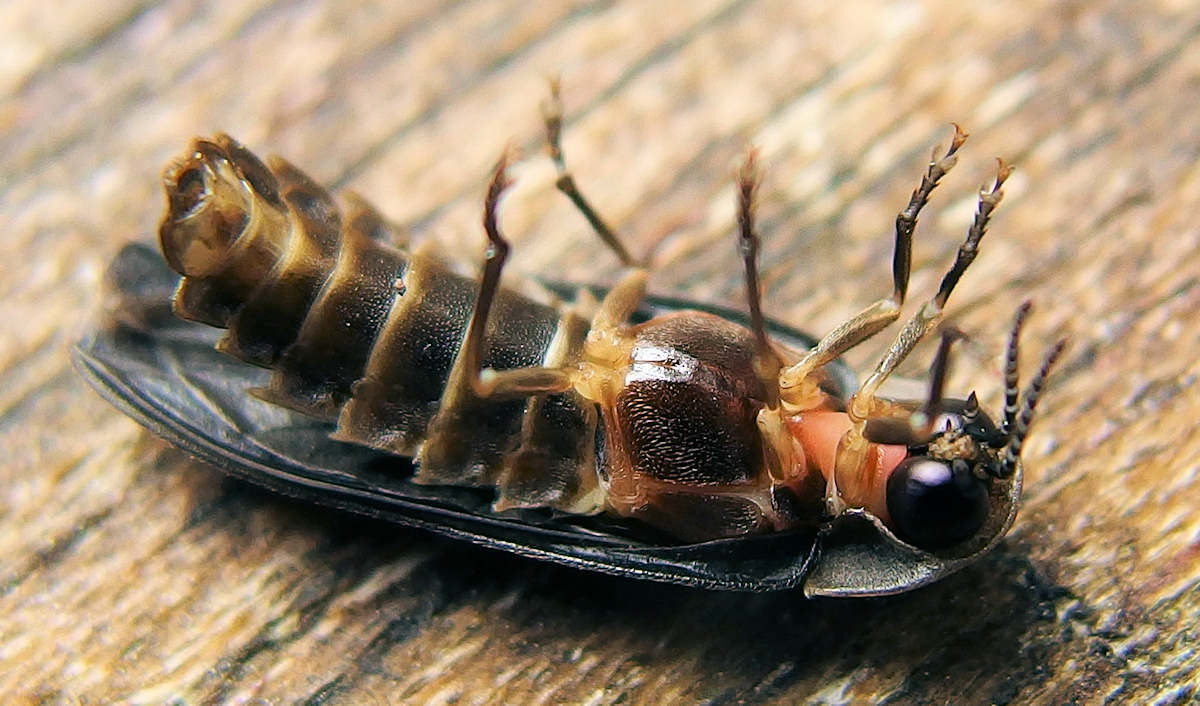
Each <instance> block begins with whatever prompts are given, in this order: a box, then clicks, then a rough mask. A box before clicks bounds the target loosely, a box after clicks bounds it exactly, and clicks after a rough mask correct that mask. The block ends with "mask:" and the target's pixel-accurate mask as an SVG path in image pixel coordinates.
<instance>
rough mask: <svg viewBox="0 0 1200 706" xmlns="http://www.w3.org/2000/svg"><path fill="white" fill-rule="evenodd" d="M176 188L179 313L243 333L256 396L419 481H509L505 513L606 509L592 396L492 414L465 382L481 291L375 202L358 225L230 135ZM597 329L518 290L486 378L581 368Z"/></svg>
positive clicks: (176, 172) (497, 405)
mask: <svg viewBox="0 0 1200 706" xmlns="http://www.w3.org/2000/svg"><path fill="white" fill-rule="evenodd" d="M165 184H166V188H167V193H168V206H169V208H168V211H167V215H166V216H165V217H164V220H163V223H162V225H161V230H160V239H161V242H162V247H163V253H164V256H165V257H166V259H167V262H168V263H169V264H171V266H172V268H173V269H175V270H176V271H177V272H179V273H180V274H182V275H183V280H182V281H181V283H180V285H179V289H178V290H177V292H176V296H175V308H176V311H177V313H178V314H179V315H180V316H182V317H184V318H188V319H193V320H197V321H201V322H203V323H207V324H210V325H213V326H218V327H223V328H227V329H228V331H227V333H226V335H225V336H224V337H223V338H222V340H221V341H220V343H219V344H218V348H219V349H220V350H222V351H223V352H226V353H229V354H230V355H234V356H236V357H238V358H241V359H243V360H245V361H247V362H250V363H253V364H256V365H260V366H264V367H269V368H271V369H272V370H273V373H272V375H271V378H270V381H269V383H268V384H267V385H266V386H264V387H261V388H256V389H254V390H252V392H253V394H255V395H256V396H258V397H260V398H262V399H264V400H266V401H268V402H271V403H274V404H278V405H281V406H285V407H289V408H292V409H295V410H298V411H301V412H303V413H305V414H309V415H312V416H317V417H321V418H325V419H328V420H330V421H336V423H337V427H336V431H335V432H334V434H333V436H334V437H335V438H337V439H339V440H342V441H349V442H352V443H356V444H362V445H366V446H371V447H375V448H379V449H382V450H385V451H389V452H392V453H395V454H399V455H404V456H415V457H416V459H417V462H418V472H417V476H416V480H418V481H421V482H428V483H437V484H447V485H481V486H489V485H495V486H497V489H498V491H499V493H498V495H499V501H498V504H499V505H501V506H504V507H533V506H551V507H560V508H564V509H568V508H570V509H581V508H582V509H588V510H590V509H595V508H594V507H593V506H594V505H595V501H594V499H587V498H590V497H591V496H592V492H591V491H593V490H594V488H595V487H596V480H595V464H594V462H593V451H592V443H593V438H594V434H595V413H594V412H593V411H592V409H591V406H590V405H588V404H586V403H583V402H582V401H581V399H579V398H578V397H577V396H576V394H575V393H574V392H568V393H564V394H560V395H551V396H548V397H543V398H532V399H529V400H525V399H515V400H513V399H510V400H501V401H494V400H482V399H479V398H477V397H476V396H474V395H473V394H472V393H471V391H470V388H469V386H464V385H461V384H456V382H455V381H456V379H457V377H456V376H458V373H457V372H456V361H457V360H458V354H459V347H460V344H461V341H462V338H463V333H464V331H465V330H466V327H467V324H468V321H469V320H470V317H471V313H472V308H473V306H474V301H475V297H476V293H477V289H478V285H477V284H476V283H475V281H474V280H473V279H472V278H469V277H467V276H464V275H461V274H458V273H457V272H454V271H453V270H452V269H451V268H450V267H449V266H447V265H446V264H445V263H444V262H443V261H442V260H441V259H439V258H438V257H436V256H434V255H433V254H432V253H431V252H430V251H429V250H427V249H418V250H417V251H416V252H412V253H409V252H407V251H404V250H400V249H397V248H395V247H393V246H391V245H389V244H388V243H386V242H384V240H385V239H386V238H387V237H388V234H389V233H390V230H389V228H388V226H387V224H386V223H385V222H384V221H383V219H382V218H381V217H380V216H379V215H378V214H376V213H375V212H374V211H373V210H371V209H370V207H369V206H366V205H365V204H363V203H361V202H359V201H357V200H352V201H351V208H350V210H349V212H348V214H347V215H346V216H345V217H344V218H343V216H342V215H341V213H340V211H339V209H338V208H337V205H336V203H335V202H334V201H333V199H332V197H330V195H329V194H328V193H327V192H326V191H325V190H324V189H322V188H321V187H320V186H318V185H317V184H315V183H314V182H313V181H312V180H311V179H309V178H308V177H307V176H305V175H304V174H303V173H301V172H300V171H299V170H297V169H296V168H295V167H292V166H291V165H290V164H288V163H287V162H284V161H283V160H279V159H272V160H271V161H270V163H269V166H268V165H264V164H263V163H262V162H260V161H259V160H258V159H257V158H256V157H254V156H253V155H252V154H251V153H250V152H249V151H247V150H245V149H244V148H243V147H241V146H240V145H239V144H238V143H237V142H235V141H234V140H232V139H231V138H229V137H227V136H224V135H222V136H218V137H217V138H215V139H214V140H211V141H209V140H197V141H196V142H195V143H194V144H193V147H192V151H191V153H190V154H189V155H188V157H186V158H185V159H183V160H181V161H179V162H177V163H175V164H173V165H172V166H171V167H169V168H168V169H167V172H166V175H165ZM586 333H587V319H586V318H583V317H581V316H580V315H578V314H576V313H575V312H574V310H573V309H572V307H570V306H569V305H564V304H561V303H558V302H556V301H553V300H551V299H550V298H549V297H546V303H542V302H539V301H536V300H535V299H534V298H531V297H530V296H526V295H525V294H522V293H517V292H514V291H511V290H501V292H500V294H499V296H498V297H497V299H496V302H495V305H494V308H493V311H492V314H491V316H490V318H489V326H488V332H487V337H486V342H487V345H486V347H485V350H486V354H485V356H484V361H483V364H484V365H485V366H486V367H490V368H495V369H498V370H504V369H510V368H518V367H530V366H541V365H555V366H561V365H564V364H570V363H571V362H573V361H574V360H575V359H577V358H578V356H579V353H580V351H581V348H582V342H583V339H584V337H585V336H586ZM581 503H582V506H581Z"/></svg>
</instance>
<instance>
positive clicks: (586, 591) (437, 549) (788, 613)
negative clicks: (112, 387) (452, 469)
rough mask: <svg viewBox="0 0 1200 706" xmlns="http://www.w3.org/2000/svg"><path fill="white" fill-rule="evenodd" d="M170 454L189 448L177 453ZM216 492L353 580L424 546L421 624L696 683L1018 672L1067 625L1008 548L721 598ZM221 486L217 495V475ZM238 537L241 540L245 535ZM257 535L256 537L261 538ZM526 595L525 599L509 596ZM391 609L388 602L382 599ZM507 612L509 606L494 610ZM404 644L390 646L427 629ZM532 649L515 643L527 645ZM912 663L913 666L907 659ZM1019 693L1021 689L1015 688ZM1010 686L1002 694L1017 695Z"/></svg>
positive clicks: (222, 512) (262, 494)
mask: <svg viewBox="0 0 1200 706" xmlns="http://www.w3.org/2000/svg"><path fill="white" fill-rule="evenodd" d="M162 453H167V454H178V453H179V452H177V451H175V450H173V449H172V450H166V449H163V450H162ZM191 482H194V483H196V484H197V485H200V484H203V485H205V486H207V488H206V489H205V491H203V492H200V491H199V490H198V491H197V497H198V498H199V497H205V498H207V499H206V500H205V501H204V508H203V510H198V511H197V512H196V513H193V520H192V524H201V525H209V526H210V530H208V531H228V532H231V533H232V534H235V535H240V534H241V530H240V528H237V527H229V525H228V523H229V522H230V521H231V520H232V521H233V522H235V523H236V522H237V520H236V519H234V518H236V517H237V516H238V515H239V514H240V513H246V512H247V511H248V510H249V509H254V510H256V511H261V510H264V509H265V510H267V511H269V512H270V514H271V515H272V518H271V519H272V521H274V522H278V523H283V525H284V528H285V531H287V532H299V533H302V534H304V535H306V536H308V537H309V539H310V540H311V546H312V551H311V552H310V553H309V554H308V555H306V557H305V561H309V562H326V561H327V562H329V563H330V564H331V565H336V566H337V567H339V570H341V568H340V567H353V568H352V569H347V570H349V571H352V572H353V574H354V576H352V577H349V578H348V579H347V583H349V584H350V585H352V584H353V583H355V582H357V580H359V578H366V577H368V576H370V575H372V574H374V573H375V572H377V571H379V570H383V569H385V568H386V567H388V566H390V565H392V564H394V563H395V562H398V561H405V560H410V559H411V558H412V557H413V556H414V555H415V554H418V553H419V554H421V555H423V557H424V558H423V560H422V561H421V564H420V569H419V570H418V572H417V573H416V574H415V576H414V575H409V576H407V577H406V578H405V579H404V580H405V584H404V585H403V586H395V587H390V588H389V590H388V591H387V592H386V593H388V594H389V595H402V594H409V593H413V592H416V593H421V594H422V595H420V596H419V597H414V596H411V595H406V596H405V598H406V600H409V601H410V602H411V601H412V600H413V599H414V598H415V599H416V600H417V601H418V602H419V603H420V604H421V605H422V607H421V610H420V611H419V612H420V613H421V614H422V615H423V618H422V621H428V620H431V619H434V618H435V617H436V616H438V615H445V614H449V613H452V612H453V611H454V610H456V609H459V608H462V607H465V606H469V605H475V606H476V607H477V609H478V610H479V611H483V612H488V613H490V615H489V620H498V621H502V622H503V623H504V624H505V632H506V633H507V634H508V635H509V636H510V637H509V638H506V639H511V640H512V641H513V642H512V644H513V645H514V646H518V645H521V644H526V645H528V644H531V643H533V644H538V645H543V646H546V647H545V649H547V650H548V651H547V654H548V655H550V654H561V653H565V652H569V651H571V649H573V648H574V647H576V646H586V645H595V644H597V639H598V638H597V636H598V635H602V636H604V638H603V639H604V640H605V641H609V640H614V639H615V640H619V641H620V643H621V644H622V645H623V649H624V650H625V651H626V652H627V653H628V655H629V659H631V660H634V661H635V662H636V663H639V664H662V663H663V661H664V660H666V661H671V660H675V659H679V658H680V655H684V656H685V657H684V658H686V659H689V660H691V661H692V662H693V664H694V668H695V670H696V673H698V674H702V675H705V674H707V675H713V676H712V677H711V678H712V679H713V680H714V681H713V683H712V684H711V685H709V686H707V687H706V686H705V685H703V684H699V685H697V686H696V689H697V693H701V692H703V693H719V692H727V691H728V689H729V688H731V684H733V685H736V684H741V687H737V686H733V687H732V688H734V689H735V691H741V690H745V689H752V690H753V691H754V692H755V693H760V692H762V691H763V689H766V690H767V693H770V692H772V691H774V690H779V689H784V688H787V687H788V685H791V684H795V683H798V682H805V681H807V680H810V679H811V680H820V679H828V678H829V676H830V675H839V674H841V675H849V674H851V673H853V672H855V670H859V669H863V668H868V669H889V668H892V669H897V668H899V669H901V671H902V672H903V673H906V674H908V675H910V676H909V677H908V678H907V679H908V681H906V688H915V689H916V691H918V692H919V691H920V685H919V684H911V683H909V682H911V681H912V680H913V679H917V680H920V679H922V678H924V679H928V680H950V681H951V682H952V683H967V682H977V681H978V679H979V676H980V675H982V674H987V675H990V676H991V677H993V678H998V679H1001V680H1003V675H1004V674H1005V673H1006V672H1008V673H1011V672H1012V671H1013V668H1014V667H1015V666H1017V665H1021V664H1025V663H1030V662H1033V664H1032V665H1031V668H1030V669H1025V670H1017V671H1018V673H1029V672H1031V671H1037V670H1036V661H1037V660H1039V659H1040V658H1041V656H1040V653H1039V652H1038V651H1037V650H1036V649H1035V650H1031V649H1030V639H1031V635H1032V634H1033V633H1034V632H1035V631H1037V630H1038V629H1039V625H1040V626H1046V625H1048V624H1049V622H1052V621H1053V620H1054V617H1055V615H1054V606H1053V601H1054V600H1055V599H1056V598H1059V597H1060V596H1059V593H1060V592H1061V589H1059V588H1058V587H1056V586H1054V585H1053V584H1052V583H1050V582H1048V581H1047V580H1046V579H1045V578H1044V577H1043V576H1041V574H1040V572H1038V571H1037V570H1036V568H1035V567H1033V566H1032V565H1031V564H1030V563H1029V561H1028V560H1027V559H1025V558H1024V555H1023V553H1022V551H1021V549H1020V548H1010V547H1009V546H1008V545H1007V544H1001V546H1000V547H999V548H998V549H997V550H995V551H993V552H992V553H991V554H989V555H987V556H985V557H984V558H982V559H981V560H980V561H979V562H978V563H976V564H974V565H972V566H969V567H967V568H966V569H964V570H963V571H961V572H959V573H957V574H955V575H952V576H950V577H948V578H946V579H944V580H943V581H941V582H939V583H937V584H935V585H933V586H930V587H927V588H923V589H920V590H918V591H914V592H911V593H907V594H902V595H898V596H890V597H884V598H873V599H813V600H810V599H806V598H805V597H804V596H803V594H802V593H801V592H800V591H783V592H775V593H764V594H753V593H731V592H713V591H704V590H699V589H693V588H686V587H680V586H672V585H664V584H657V583H652V582H646V581H638V580H633V579H629V578H622V577H614V576H607V575H603V574H596V573H591V572H585V571H580V570H577V569H571V568H567V567H562V566H558V565H555V564H550V563H546V562H539V561H535V560H530V559H525V558H521V557H516V556H512V555H509V554H506V553H503V552H500V551H495V550H491V549H485V548H481V547H476V546H474V545H471V544H468V543H465V542H460V541H454V540H450V539H446V538H443V537H440V536H437V535H434V534H432V533H430V532H427V531H423V530H416V529H411V528H407V527H400V526H397V525H395V524H391V523H386V522H383V521H379V520H373V519H370V518H365V517H360V516H357V515H351V514H348V513H345V512H340V511H337V510H331V509H328V508H323V507H317V506H314V505H312V504H309V503H307V502H304V501H301V500H295V499H290V498H285V497H280V496H279V495H277V494H275V493H271V492H269V491H266V490H263V489H260V488H258V487H256V486H253V485H251V484H249V483H246V482H244V481H240V480H237V479H233V478H229V477H227V476H225V475H224V474H221V473H219V472H218V471H216V470H214V469H210V468H207V467H204V468H197V473H196V476H195V479H194V481H191ZM214 483H220V484H221V490H220V491H219V492H217V493H216V495H215V497H214V494H213V492H212V490H213V489H212V484H214ZM236 541H242V540H241V539H238V540H236ZM246 541H250V540H246ZM513 593H515V594H516V595H517V596H518V599H517V600H516V601H502V603H504V604H505V605H506V606H507V607H503V608H497V607H496V603H497V601H499V599H500V598H501V597H502V596H507V595H510V594H513ZM381 607H382V608H383V610H384V611H385V612H386V611H387V610H390V608H389V607H388V606H381ZM497 611H499V612H500V613H501V614H500V615H495V614H494V613H495V612H497ZM414 627H415V628H416V629H415V630H412V631H405V632H404V634H402V635H395V636H392V637H390V638H389V642H390V644H388V645H384V644H380V643H379V640H378V639H376V640H375V641H374V642H373V644H374V645H375V648H376V649H383V650H386V649H390V648H391V647H394V646H396V645H397V644H399V643H401V642H403V641H405V640H408V639H410V638H411V637H413V635H414V634H417V633H419V632H420V626H419V625H418V626H414ZM516 648H517V647H514V649H516ZM897 661H900V662H902V663H903V665H904V666H903V667H896V666H895V663H896V662H897ZM1005 688H1006V689H1015V688H1016V687H1015V686H1013V685H1008V686H1007V687H1005ZM1003 696H1004V694H1003V693H998V694H996V695H995V696H994V698H995V699H996V700H1001V701H1003V700H1005V699H1004V698H1003Z"/></svg>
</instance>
